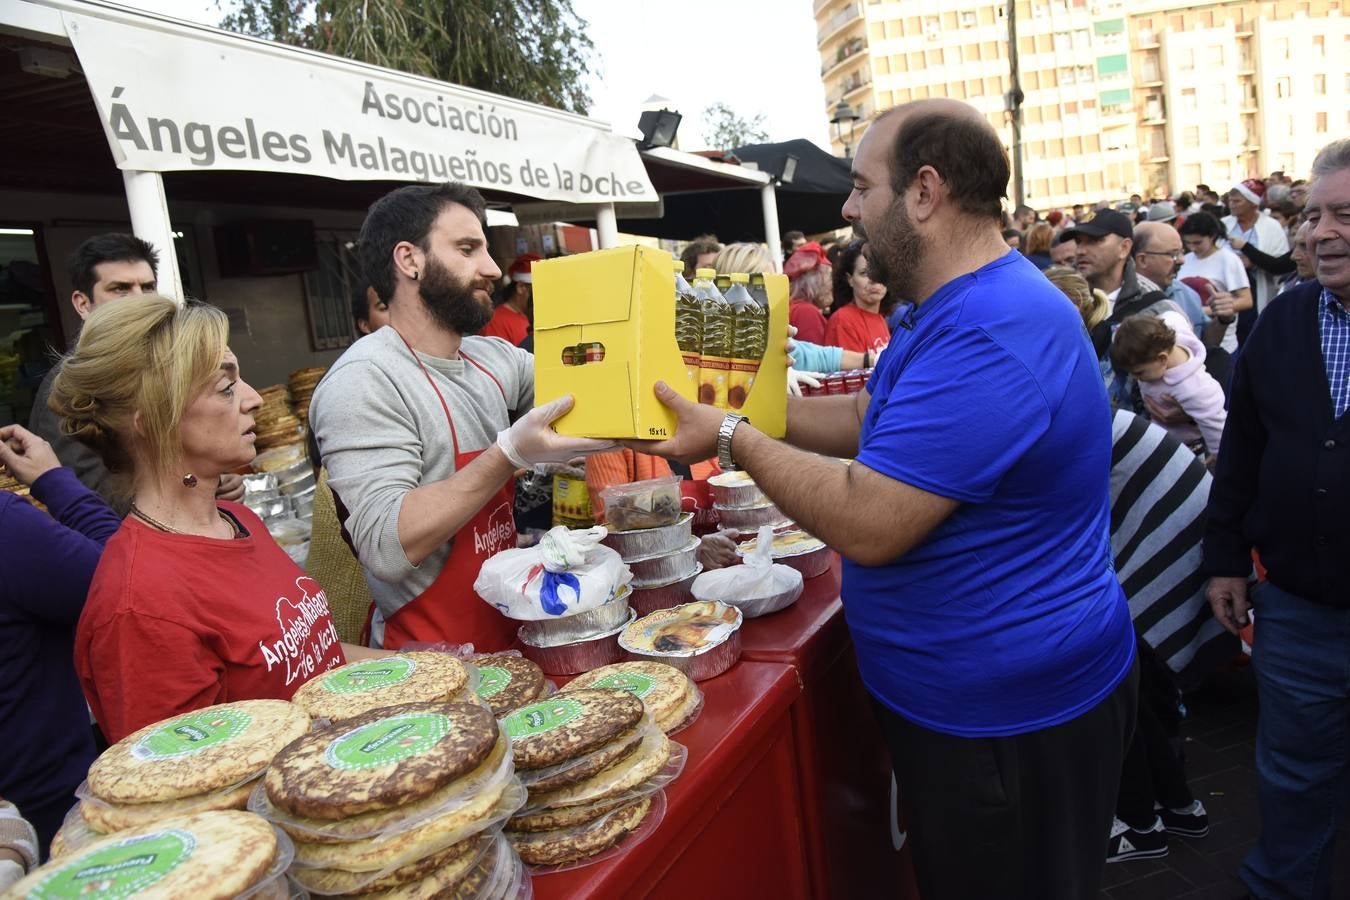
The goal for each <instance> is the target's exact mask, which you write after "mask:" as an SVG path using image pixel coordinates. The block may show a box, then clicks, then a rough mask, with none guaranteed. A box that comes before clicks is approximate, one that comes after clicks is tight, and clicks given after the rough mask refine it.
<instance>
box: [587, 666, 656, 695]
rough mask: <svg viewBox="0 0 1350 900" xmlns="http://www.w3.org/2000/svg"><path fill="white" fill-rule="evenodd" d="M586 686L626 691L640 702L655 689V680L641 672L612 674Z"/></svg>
mask: <svg viewBox="0 0 1350 900" xmlns="http://www.w3.org/2000/svg"><path fill="white" fill-rule="evenodd" d="M587 686H588V687H592V688H612V689H614V690H616V691H627V692H628V693H630V694H632V695H633V696H634V697H637V698H638V699H639V700H641V699H642V698H643V697H645V696H647V695H648V694H650V693H651V692H652V688H654V687H656V679H655V678H653V677H652V676H650V675H643V674H642V673H641V672H614V673H611V674H609V675H606V676H605V677H604V678H601V679H600V680H599V681H597V682H595V683H594V684H591V685H587Z"/></svg>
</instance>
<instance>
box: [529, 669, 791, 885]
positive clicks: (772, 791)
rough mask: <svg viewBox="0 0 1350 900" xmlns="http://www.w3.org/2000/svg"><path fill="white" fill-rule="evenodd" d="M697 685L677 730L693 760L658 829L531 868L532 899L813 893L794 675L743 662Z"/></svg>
mask: <svg viewBox="0 0 1350 900" xmlns="http://www.w3.org/2000/svg"><path fill="white" fill-rule="evenodd" d="M557 680H559V681H566V680H567V679H557ZM699 688H700V689H701V690H702V691H703V694H704V706H703V712H702V714H701V715H700V716H699V718H698V719H697V721H695V722H694V724H693V725H691V726H690V727H689V728H687V729H685V730H683V731H681V732H679V733H678V734H676V735H675V736H674V740H676V741H678V742H679V743H681V744H684V745H685V746H686V747H688V748H689V759H688V762H687V763H686V765H685V769H684V772H683V773H682V774H681V775H680V777H679V778H678V779H676V781H675V782H674V783H673V784H671V785H670V786H669V787H668V788H666V802H667V809H666V814H665V819H664V820H663V821H662V822H661V824H660V826H659V827H658V828H657V829H656V830H655V832H653V833H652V834H651V836H650V837H648V838H647V839H646V840H645V841H643V842H641V843H639V844H636V845H634V846H632V847H630V848H629V849H627V851H626V852H624V853H622V854H620V855H617V856H614V857H612V858H609V859H606V860H603V861H601V862H598V863H595V864H593V865H589V866H585V867H583V868H578V869H573V870H571V871H565V872H556V873H550V874H543V875H536V876H535V878H534V896H535V897H537V898H542V900H552V898H567V900H581V898H589V897H593V898H604V900H611V898H617V897H623V898H625V900H627V898H637V897H653V898H665V897H670V898H676V897H679V898H681V900H684V898H688V897H690V896H695V897H709V898H714V897H774V898H784V900H792V898H806V897H810V896H812V890H811V886H810V882H809V880H808V876H807V868H806V848H805V847H804V846H803V844H802V839H803V835H804V834H805V833H806V829H805V828H804V827H803V822H802V804H801V796H800V783H801V779H800V778H799V776H798V772H797V761H796V755H795V741H794V737H793V730H792V716H791V712H790V711H791V709H792V707H793V704H794V703H795V702H796V701H797V700H798V698H799V697H800V695H801V684H800V682H799V681H798V677H797V672H796V671H795V670H794V669H793V668H792V667H791V666H789V665H785V664H783V663H778V662H771V661H770V662H755V661H742V662H741V663H739V664H738V665H735V666H733V667H732V668H731V669H730V670H729V671H727V672H726V673H724V674H722V675H719V676H717V677H716V678H712V679H709V680H707V681H702V682H699Z"/></svg>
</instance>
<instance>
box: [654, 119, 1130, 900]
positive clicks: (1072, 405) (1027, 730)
mask: <svg viewBox="0 0 1350 900" xmlns="http://www.w3.org/2000/svg"><path fill="white" fill-rule="evenodd" d="M853 179H854V189H853V193H852V194H851V195H850V197H849V200H848V203H847V204H846V205H845V206H844V215H845V217H846V218H848V219H849V220H850V221H852V222H854V223H855V225H861V226H862V230H864V231H865V232H866V234H867V237H868V240H869V245H868V250H867V256H868V267H869V272H870V273H871V275H872V277H873V278H875V279H877V280H881V281H885V282H886V284H887V286H888V288H889V290H890V294H891V296H894V297H900V298H904V299H910V300H913V301H914V303H915V309H914V312H913V313H912V314H911V315H910V316H908V317H907V319H906V321H905V322H904V323H903V326H902V327H901V328H900V330H898V331H897V332H896V335H895V337H894V338H893V339H892V342H891V345H890V347H889V348H888V349H887V351H886V354H885V356H883V357H882V361H881V363H880V367H879V368H878V369H877V371H876V372H875V373H874V375H873V376H872V379H871V381H870V382H869V383H868V385H867V390H866V391H864V392H863V393H862V394H860V395H858V396H857V397H812V398H803V399H792V400H790V401H789V407H788V434H787V440H788V443H783V442H780V441H775V440H773V439H771V438H768V437H766V436H765V435H763V434H762V433H760V432H758V431H756V430H755V429H754V428H753V427H752V426H751V425H750V424H748V423H747V422H745V421H743V420H742V419H740V417H738V416H736V415H735V414H724V413H723V412H722V411H720V410H716V409H714V408H712V407H709V406H699V405H697V404H693V403H689V402H687V401H684V400H681V399H679V398H678V397H675V396H674V395H673V393H672V392H670V391H669V390H668V389H667V388H665V387H664V386H663V385H658V387H657V394H658V396H660V397H661V398H662V399H663V401H664V402H666V403H667V404H669V405H670V406H672V407H673V408H674V409H675V410H676V411H677V413H678V415H679V427H678V430H677V434H676V437H675V438H673V439H672V440H670V441H667V442H664V443H662V444H657V445H654V446H649V447H647V448H646V449H648V450H649V451H655V452H658V453H662V454H665V455H670V456H674V457H676V458H681V459H705V458H707V457H708V456H709V455H711V454H712V452H714V450H715V451H716V452H717V453H718V455H719V458H720V460H721V463H722V466H723V467H724V468H727V467H740V468H744V469H745V470H746V471H748V472H749V473H750V475H752V476H753V477H754V479H755V481H756V482H757V483H758V484H759V486H760V487H761V488H762V489H763V490H764V492H765V493H766V494H768V495H769V497H771V498H772V499H773V500H774V502H775V503H777V505H778V506H779V508H780V509H782V510H783V512H784V513H786V514H787V515H788V516H790V517H791V518H793V519H794V520H796V521H797V522H799V523H800V524H801V525H802V526H803V527H804V528H805V529H806V530H808V531H810V532H811V533H813V534H815V535H817V536H818V537H820V538H822V539H823V540H825V541H826V543H828V544H829V545H831V546H832V547H834V548H835V549H837V550H838V551H839V552H840V553H841V554H842V555H843V556H844V557H845V563H844V587H843V599H844V610H845V614H846V616H847V618H848V623H849V628H850V630H851V631H852V634H853V639H854V642H855V644H856V649H857V658H858V668H859V671H860V673H861V675H862V678H863V681H864V683H865V684H866V685H867V688H868V690H869V691H871V693H872V695H873V697H874V698H875V701H876V704H875V705H876V710H877V715H878V718H879V720H880V721H881V724H882V728H883V731H884V732H885V734H886V736H887V741H888V743H889V744H890V748H891V755H892V761H893V764H894V768H895V773H896V777H897V781H898V783H899V785H900V798H901V805H902V810H903V812H904V814H905V818H906V820H907V821H908V823H909V827H910V832H911V836H912V840H913V847H914V860H915V868H916V872H917V875H918V880H919V888H920V893H921V894H922V895H923V897H924V898H925V900H941V898H945V897H957V898H965V897H993V896H998V897H1036V898H1081V897H1091V896H1095V895H1096V893H1097V890H1098V882H1099V881H1100V878H1101V871H1102V865H1103V861H1104V857H1105V848H1106V842H1107V836H1108V834H1109V832H1110V828H1111V821H1112V813H1113V809H1114V806H1115V801H1116V792H1117V788H1118V786H1119V783H1120V770H1121V760H1122V757H1123V754H1124V749H1125V745H1126V741H1127V738H1128V736H1129V733H1130V731H1131V729H1132V727H1133V721H1134V713H1135V700H1136V697H1135V694H1136V684H1137V678H1138V674H1137V667H1136V665H1135V658H1134V632H1133V628H1132V627H1131V624H1130V615H1129V609H1128V607H1127V606H1126V603H1125V599H1124V596H1123V594H1122V592H1121V589H1120V585H1119V584H1118V583H1117V581H1116V577H1115V573H1114V571H1113V569H1112V562H1111V560H1112V556H1111V546H1110V541H1109V526H1110V507H1109V478H1110V469H1111V413H1110V408H1109V406H1108V404H1107V402H1106V395H1105V390H1104V387H1103V384H1102V381H1101V377H1100V374H1099V369H1098V365H1097V360H1096V358H1095V356H1094V353H1093V350H1092V346H1091V344H1090V343H1089V341H1088V339H1087V336H1086V335H1085V333H1084V332H1083V327H1082V322H1081V320H1080V319H1079V317H1078V314H1077V312H1076V311H1075V310H1074V309H1073V307H1072V306H1071V305H1070V304H1068V303H1065V302H1064V297H1063V295H1061V294H1059V293H1058V291H1057V290H1056V289H1055V288H1054V287H1053V286H1052V285H1051V284H1049V282H1047V281H1046V280H1045V278H1044V277H1043V276H1042V275H1041V274H1040V272H1038V271H1037V269H1036V267H1035V266H1033V265H1032V264H1031V263H1030V262H1029V261H1027V260H1026V259H1025V258H1023V257H1022V256H1021V255H1019V254H1018V253H1016V252H1015V251H1009V249H1008V247H1007V245H1006V244H1005V243H1004V241H1003V238H1002V235H1001V234H1000V229H999V217H1000V201H1001V199H1002V198H1003V197H1004V193H1005V186H1006V184H1007V182H1008V162H1007V157H1006V155H1005V154H1004V151H1003V147H1002V145H1001V144H1000V142H999V139H998V137H997V135H996V133H995V132H994V131H993V129H992V128H991V127H990V126H989V125H988V123H987V122H986V121H985V120H984V118H983V117H982V116H981V115H980V114H979V113H977V112H976V111H975V110H974V109H973V108H971V107H969V106H967V105H966V104H963V103H959V102H956V101H921V102H918V103H913V104H909V105H907V106H903V107H899V108H897V109H895V110H892V111H891V112H889V113H887V114H886V115H884V116H883V117H881V118H880V119H878V120H877V121H876V122H875V123H874V124H873V125H872V126H871V128H869V129H868V131H867V134H866V135H865V136H864V138H863V140H862V143H861V144H860V145H859V147H858V155H857V158H856V159H855V160H854V163H853ZM789 444H795V445H796V447H797V448H802V449H795V448H794V447H792V446H789ZM803 450H805V451H808V452H803ZM817 454H819V455H817ZM838 457H853V458H854V460H855V461H854V463H853V464H852V465H847V464H845V463H844V462H842V461H840V460H839V459H838Z"/></svg>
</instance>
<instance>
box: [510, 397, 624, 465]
mask: <svg viewBox="0 0 1350 900" xmlns="http://www.w3.org/2000/svg"><path fill="white" fill-rule="evenodd" d="M571 408H572V398H571V396H570V395H569V396H567V397H559V398H558V399H557V400H554V401H553V402H552V403H545V404H544V405H543V406H536V407H535V408H534V409H532V410H530V411H529V412H527V413H526V414H525V415H523V416H521V417H520V418H519V419H517V420H516V421H515V424H513V425H512V426H511V427H510V428H507V429H506V430H505V431H499V432H497V446H498V447H500V448H501V451H502V453H503V454H505V455H506V458H507V459H508V460H510V461H511V465H513V466H515V467H516V468H517V469H528V468H530V467H531V466H542V465H545V464H547V463H565V462H567V461H568V460H572V459H576V458H577V457H579V456H588V455H590V454H592V453H603V452H604V451H606V450H615V449H618V446H619V445H618V444H616V443H615V442H613V441H602V440H599V439H598V438H581V437H563V436H562V435H560V434H558V432H556V431H554V430H553V429H552V428H551V427H550V426H551V425H552V424H553V422H554V421H555V420H557V419H558V418H559V417H560V416H562V415H563V414H564V413H566V412H567V411H568V410H569V409H571Z"/></svg>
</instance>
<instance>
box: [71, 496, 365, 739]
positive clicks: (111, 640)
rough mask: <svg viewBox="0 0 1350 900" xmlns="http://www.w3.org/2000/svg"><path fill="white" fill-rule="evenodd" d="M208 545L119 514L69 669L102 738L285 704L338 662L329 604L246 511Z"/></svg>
mask: <svg viewBox="0 0 1350 900" xmlns="http://www.w3.org/2000/svg"><path fill="white" fill-rule="evenodd" d="M219 505H220V508H221V509H223V510H226V511H227V512H229V513H231V514H232V515H233V516H234V517H235V518H236V519H237V520H238V521H239V524H240V525H242V526H243V527H244V529H245V530H246V531H248V536H247V537H241V538H237V539H235V540H218V539H215V538H208V537H199V536H197V535H188V534H170V533H167V532H163V531H159V530H157V529H155V528H152V527H150V526H149V525H147V524H145V523H144V522H142V521H141V520H140V519H137V518H136V517H135V516H127V518H126V520H125V521H124V522H123V523H122V527H121V528H120V529H118V531H117V533H116V534H114V535H113V536H112V538H111V539H110V540H109V541H108V545H107V547H106V549H104V551H103V557H102V558H101V559H100V561H99V564H98V569H97V570H96V571H95V573H94V580H93V583H92V584H91V585H90V586H89V599H88V600H87V601H86V603H85V606H84V612H83V614H82V615H81V616H80V623H79V626H78V627H77V628H76V631H75V670H76V672H77V673H78V674H79V676H80V683H81V685H82V686H83V687H84V694H85V698H86V699H87V700H88V701H89V706H90V708H91V709H92V710H93V712H94V718H95V719H96V720H97V722H98V724H99V727H100V728H102V729H103V734H104V735H105V736H106V737H107V738H108V740H109V741H118V740H121V739H122V738H123V737H125V736H127V735H128V734H130V733H131V732H133V731H135V730H136V729H138V728H141V727H142V726H144V725H149V724H150V723H152V722H158V721H159V720H160V719H165V718H168V717H169V716H172V715H176V714H178V713H184V712H189V711H191V710H194V709H200V708H201V707H203V706H211V705H212V704H216V703H227V702H230V701H233V700H259V699H279V700H289V699H290V697H291V695H292V694H294V693H295V690H296V688H298V687H300V685H302V684H304V683H305V682H306V681H308V680H309V679H310V678H313V677H314V676H315V675H318V674H320V673H322V672H325V671H327V670H329V669H333V668H336V667H337V666H340V665H342V664H343V662H344V658H343V654H342V645H341V644H340V643H338V636H337V629H336V628H335V627H334V625H333V617H332V615H331V613H330V612H329V610H328V597H327V596H326V595H325V594H324V592H323V588H321V587H319V583H318V582H317V581H315V580H314V579H312V578H310V577H309V576H308V575H306V574H305V572H304V570H303V569H301V568H300V567H299V566H297V565H296V564H295V563H294V562H292V561H291V558H290V557H289V556H287V555H286V552H285V551H284V550H282V549H281V548H280V547H279V546H277V543H276V541H274V540H272V537H271V535H269V534H268V533H267V528H266V527H265V526H264V525H263V523H262V520H261V519H259V518H258V517H257V516H256V515H254V514H253V513H252V512H251V511H250V510H249V509H248V508H247V507H245V506H242V505H240V504H237V503H223V502H222V503H221V504H219Z"/></svg>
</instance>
